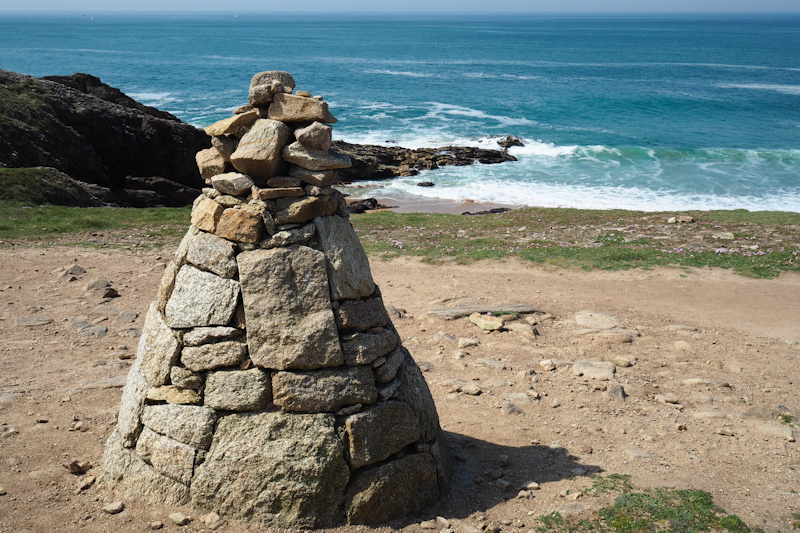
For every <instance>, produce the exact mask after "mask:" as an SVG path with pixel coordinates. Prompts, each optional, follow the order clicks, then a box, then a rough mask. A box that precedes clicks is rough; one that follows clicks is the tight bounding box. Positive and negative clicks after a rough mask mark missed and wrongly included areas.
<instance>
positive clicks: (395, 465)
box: [347, 453, 439, 524]
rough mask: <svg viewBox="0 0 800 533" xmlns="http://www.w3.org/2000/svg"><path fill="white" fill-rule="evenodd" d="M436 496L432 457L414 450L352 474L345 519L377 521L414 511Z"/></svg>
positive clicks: (437, 489) (353, 521)
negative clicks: (415, 452) (393, 459)
mask: <svg viewBox="0 0 800 533" xmlns="http://www.w3.org/2000/svg"><path fill="white" fill-rule="evenodd" d="M438 499H439V485H438V481H437V476H436V464H435V462H434V460H433V457H432V456H431V455H430V454H427V453H417V454H414V455H408V456H406V457H403V458H402V459H398V460H396V461H392V462H390V463H387V464H385V465H381V466H379V467H375V468H371V469H367V470H365V471H362V472H359V473H358V474H356V475H355V476H354V477H353V481H352V482H351V483H350V486H349V487H348V489H347V519H348V521H349V522H350V523H351V524H381V523H384V522H388V521H389V520H392V519H394V518H400V517H404V516H409V515H413V514H416V513H418V512H420V511H422V510H423V509H424V508H425V507H428V506H429V505H432V504H433V503H435V502H436V501H437V500H438Z"/></svg>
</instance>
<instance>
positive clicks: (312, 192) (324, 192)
mask: <svg viewBox="0 0 800 533" xmlns="http://www.w3.org/2000/svg"><path fill="white" fill-rule="evenodd" d="M303 191H305V193H306V194H307V195H308V196H329V195H331V194H333V193H334V192H336V189H334V188H333V187H317V186H316V185H306V186H305V187H303Z"/></svg>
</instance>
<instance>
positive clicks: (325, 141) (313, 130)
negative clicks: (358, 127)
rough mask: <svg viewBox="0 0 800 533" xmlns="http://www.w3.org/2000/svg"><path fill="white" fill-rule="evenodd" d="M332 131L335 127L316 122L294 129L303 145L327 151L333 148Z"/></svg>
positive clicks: (296, 136) (295, 135)
mask: <svg viewBox="0 0 800 533" xmlns="http://www.w3.org/2000/svg"><path fill="white" fill-rule="evenodd" d="M332 133H333V128H331V127H330V126H326V125H325V124H322V123H321V122H314V123H312V124H311V125H310V126H306V127H305V128H299V129H296V130H294V138H295V139H297V142H299V143H300V144H302V145H303V146H308V147H309V148H316V149H317V150H326V151H327V150H330V149H331V136H332Z"/></svg>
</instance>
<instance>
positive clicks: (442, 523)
mask: <svg viewBox="0 0 800 533" xmlns="http://www.w3.org/2000/svg"><path fill="white" fill-rule="evenodd" d="M436 527H437V528H439V529H449V528H450V521H449V520H447V519H446V518H443V517H441V516H437V517H436Z"/></svg>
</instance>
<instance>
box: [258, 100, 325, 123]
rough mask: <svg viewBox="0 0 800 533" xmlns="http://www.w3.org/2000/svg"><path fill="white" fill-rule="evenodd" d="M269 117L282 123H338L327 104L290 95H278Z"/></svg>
mask: <svg viewBox="0 0 800 533" xmlns="http://www.w3.org/2000/svg"><path fill="white" fill-rule="evenodd" d="M267 116H268V117H269V118H271V119H272V120H280V121H281V122H314V121H317V122H326V123H328V124H332V123H334V122H337V120H336V117H334V116H333V115H332V114H331V112H330V111H329V110H328V103H327V102H322V101H320V100H314V99H311V98H303V97H302V96H292V95H290V94H276V95H275V96H274V99H273V101H272V104H271V105H270V106H269V114H268V115H267Z"/></svg>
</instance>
